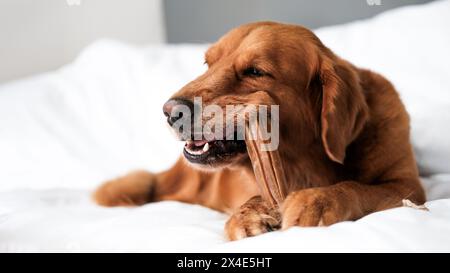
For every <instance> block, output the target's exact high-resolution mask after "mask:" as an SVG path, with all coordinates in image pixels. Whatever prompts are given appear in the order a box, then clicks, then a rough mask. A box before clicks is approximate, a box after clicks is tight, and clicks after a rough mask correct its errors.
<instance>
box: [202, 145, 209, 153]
mask: <svg viewBox="0 0 450 273" xmlns="http://www.w3.org/2000/svg"><path fill="white" fill-rule="evenodd" d="M208 150H209V143H208V142H206V144H205V146H203V152H205V153H206V152H207V151H208Z"/></svg>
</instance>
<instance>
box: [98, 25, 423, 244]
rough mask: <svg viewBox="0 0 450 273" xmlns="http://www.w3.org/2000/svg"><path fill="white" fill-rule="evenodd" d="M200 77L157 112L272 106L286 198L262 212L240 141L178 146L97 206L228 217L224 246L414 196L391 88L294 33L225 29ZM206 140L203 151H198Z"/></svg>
mask: <svg viewBox="0 0 450 273" xmlns="http://www.w3.org/2000/svg"><path fill="white" fill-rule="evenodd" d="M205 63H206V64H207V65H208V70H207V71H206V72H205V73H204V74H203V75H201V76H199V77H198V78H196V79H195V80H193V81H192V82H190V83H188V84H187V85H186V86H184V87H183V88H182V89H181V90H179V91H178V92H177V93H175V94H174V95H173V96H172V98H171V99H170V100H169V101H168V102H167V103H166V104H165V105H164V106H163V110H164V113H165V115H166V116H167V119H168V122H169V123H170V124H173V122H174V121H176V120H177V119H178V118H179V117H177V116H173V115H172V114H171V112H173V110H174V108H177V107H181V106H185V107H189V108H192V107H193V106H192V105H193V104H192V101H193V99H194V98H195V97H201V98H202V101H203V103H204V104H205V105H208V104H215V105H219V106H220V107H223V108H224V107H225V106H226V105H230V104H231V105H233V104H241V105H249V104H254V105H269V104H270V105H272V104H276V105H279V132H280V143H279V146H278V151H279V154H280V157H281V160H282V163H283V166H284V169H285V172H286V174H287V177H286V182H285V183H286V185H285V186H286V188H287V192H288V195H287V197H286V199H285V200H284V201H283V203H282V204H281V205H280V206H279V207H273V206H269V204H268V203H267V201H265V200H264V199H263V198H262V197H261V195H260V192H259V188H258V186H257V184H256V181H255V176H254V173H253V169H252V165H251V162H250V159H249V156H248V153H247V150H246V145H245V141H243V140H228V139H227V140H212V141H205V140H189V139H186V141H187V142H186V146H185V148H184V151H183V156H182V157H181V158H180V159H179V160H178V162H177V163H176V164H175V165H174V166H173V167H172V168H171V169H169V170H167V171H164V172H161V173H157V174H153V173H149V172H146V171H136V172H133V173H130V174H128V175H126V176H124V177H120V178H117V179H115V180H112V181H109V182H107V183H105V184H104V185H102V186H101V187H99V188H98V189H97V190H96V191H95V193H94V199H95V200H96V202H97V203H98V204H100V205H103V206H135V205H142V204H145V203H148V202H157V201H162V200H177V201H181V202H187V203H193V204H200V205H203V206H206V207H209V208H212V209H215V210H218V211H221V212H226V213H228V214H230V218H229V220H228V221H227V223H226V225H225V233H226V235H227V237H228V238H229V239H230V240H238V239H242V238H246V237H250V236H255V235H259V234H262V233H265V232H269V231H272V230H278V229H282V230H285V229H287V228H289V227H293V226H304V227H306V226H328V225H331V224H334V223H338V222H341V221H349V220H356V219H359V218H361V217H363V216H365V215H367V214H370V213H373V212H376V211H380V210H385V209H388V208H393V207H397V206H401V204H402V200H403V199H409V200H410V201H412V202H414V203H417V204H422V203H424V202H425V193H424V190H423V188H422V186H421V184H420V180H419V175H418V169H417V165H416V162H415V158H414V153H413V149H412V146H411V144H410V135H409V134H410V128H409V116H408V114H407V112H406V110H405V107H404V105H403V104H402V102H401V100H400V98H399V95H398V93H397V92H396V90H395V88H394V86H393V85H392V84H391V83H390V82H389V81H388V80H387V79H385V78H384V77H383V76H381V75H379V74H377V73H375V72H372V71H370V70H366V69H361V68H357V67H355V66H354V65H352V64H351V63H349V62H348V61H346V60H343V59H341V58H340V57H338V56H337V55H335V54H334V53H333V52H332V51H331V50H330V49H328V48H327V47H326V46H325V45H323V44H322V42H321V41H320V40H319V38H318V37H317V36H315V34H314V33H313V32H312V31H310V30H308V29H306V28H304V27H301V26H297V25H289V24H282V23H276V22H256V23H250V24H245V25H242V26H240V27H237V28H235V29H233V30H231V31H230V32H229V33H227V34H226V35H225V36H223V37H222V38H220V39H219V40H218V41H217V42H216V43H215V44H213V45H212V46H211V47H210V48H209V49H208V50H207V52H206V54H205ZM206 145H207V148H205V146H206Z"/></svg>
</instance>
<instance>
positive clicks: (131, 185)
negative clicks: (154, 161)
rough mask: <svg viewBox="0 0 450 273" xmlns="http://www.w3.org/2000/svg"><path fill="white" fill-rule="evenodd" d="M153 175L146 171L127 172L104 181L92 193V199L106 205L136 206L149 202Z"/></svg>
mask: <svg viewBox="0 0 450 273" xmlns="http://www.w3.org/2000/svg"><path fill="white" fill-rule="evenodd" d="M153 181H154V176H153V174H151V173H149V172H146V171H137V172H133V173H129V174H127V175H126V176H123V177H119V178H117V179H114V180H111V181H108V182H106V183H105V184H103V185H101V186H100V187H99V188H98V189H97V190H96V191H95V192H94V194H93V199H94V201H95V202H96V203H97V204H99V205H101V206H107V207H114V206H138V205H143V204H145V203H148V202H150V200H151V192H152V186H153Z"/></svg>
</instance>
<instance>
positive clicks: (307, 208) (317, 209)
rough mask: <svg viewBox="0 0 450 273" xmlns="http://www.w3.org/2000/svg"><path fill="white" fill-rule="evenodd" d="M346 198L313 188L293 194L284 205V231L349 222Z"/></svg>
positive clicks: (282, 211) (325, 189) (323, 189)
mask: <svg viewBox="0 0 450 273" xmlns="http://www.w3.org/2000/svg"><path fill="white" fill-rule="evenodd" d="M345 201H346V200H345V198H343V196H341V195H339V194H337V193H336V192H335V191H333V190H329V189H327V188H312V189H305V190H300V191H296V192H293V193H291V194H289V195H288V197H287V198H286V200H285V201H284V203H283V206H282V209H281V214H282V229H287V228H289V227H292V226H302V227H313V226H328V225H331V224H334V223H337V222H340V221H345V220H349V219H348V218H349V215H350V213H349V210H348V208H347V207H346V206H345V203H346V202H345Z"/></svg>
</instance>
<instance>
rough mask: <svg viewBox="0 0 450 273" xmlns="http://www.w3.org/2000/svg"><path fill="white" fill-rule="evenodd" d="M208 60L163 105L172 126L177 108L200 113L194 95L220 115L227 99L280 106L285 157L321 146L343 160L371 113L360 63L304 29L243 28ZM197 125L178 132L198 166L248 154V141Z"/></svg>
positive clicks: (223, 162) (268, 24) (238, 160)
mask: <svg viewBox="0 0 450 273" xmlns="http://www.w3.org/2000/svg"><path fill="white" fill-rule="evenodd" d="M205 63H206V64H207V65H208V70H207V71H206V72H205V73H204V74H203V75H201V76H199V77H198V78H197V79H195V80H193V81H192V82H190V83H188V84H187V85H186V86H184V87H183V88H182V89H181V90H180V91H178V92H177V93H176V94H174V95H173V96H172V98H171V99H170V100H169V101H168V102H167V103H166V104H165V105H164V109H163V110H164V113H165V115H166V116H167V118H168V122H169V124H170V125H173V124H174V123H176V122H177V121H178V120H179V119H180V118H181V117H182V115H181V114H180V112H182V111H179V110H180V109H182V108H184V109H190V110H191V112H192V113H194V112H195V108H196V107H197V106H196V105H195V104H194V98H201V100H202V105H203V106H208V105H216V106H218V107H219V108H221V109H223V113H226V107H227V105H243V106H248V105H269V106H270V105H279V133H280V144H279V149H280V154H281V155H282V157H283V158H285V159H286V160H294V161H295V160H296V159H297V158H299V157H301V156H302V154H303V155H305V154H308V153H311V149H317V151H316V150H315V151H314V152H315V153H323V154H324V155H325V154H326V155H327V156H328V158H329V159H330V160H332V161H335V162H339V163H342V162H343V160H344V157H345V150H346V147H347V145H348V144H349V143H350V142H351V141H352V140H353V139H354V138H355V137H356V135H357V134H358V133H359V131H360V130H361V128H362V125H363V124H364V121H365V120H366V118H367V111H366V108H367V105H366V104H365V100H364V97H363V93H362V91H361V87H360V83H359V77H358V74H357V73H356V70H355V68H353V66H351V65H350V64H349V63H347V62H345V61H343V60H341V59H339V58H338V57H336V56H335V55H334V54H333V53H332V52H331V51H330V50H329V49H327V48H326V47H325V46H323V44H322V43H321V42H320V40H319V39H318V38H317V37H316V36H315V35H314V34H313V33H312V32H311V31H309V30H308V29H305V28H303V27H300V26H294V25H286V24H280V23H274V22H259V23H252V24H247V25H243V26H240V27H238V28H236V29H233V30H232V31H230V32H229V33H228V34H226V35H225V36H223V37H222V38H221V39H220V40H219V41H218V42H216V43H215V44H213V45H212V46H211V47H210V48H209V49H208V51H207V52H206V54H205ZM194 119H195V118H192V119H190V121H192V122H193V120H194ZM201 119H202V120H203V122H205V121H207V120H208V117H205V116H203V117H202V118H201ZM193 131H194V130H191V131H190V132H189V134H188V135H186V134H184V135H183V136H182V137H181V138H182V139H183V140H185V141H186V146H185V148H184V156H185V158H186V159H187V160H188V161H189V162H191V163H193V164H194V165H196V166H199V167H201V168H211V167H213V168H217V167H224V166H230V165H233V164H238V165H239V164H242V163H243V162H246V161H247V160H248V156H247V151H246V145H245V141H243V140H237V139H233V140H230V138H229V136H227V137H225V135H224V138H223V140H218V139H214V138H209V139H208V138H206V137H205V136H204V135H203V136H201V137H197V138H195V137H194V134H193V133H192V132H193ZM225 131H226V130H225V129H224V130H223V132H225ZM178 133H179V135H180V136H181V135H182V132H181V131H178ZM224 134H225V133H224Z"/></svg>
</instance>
